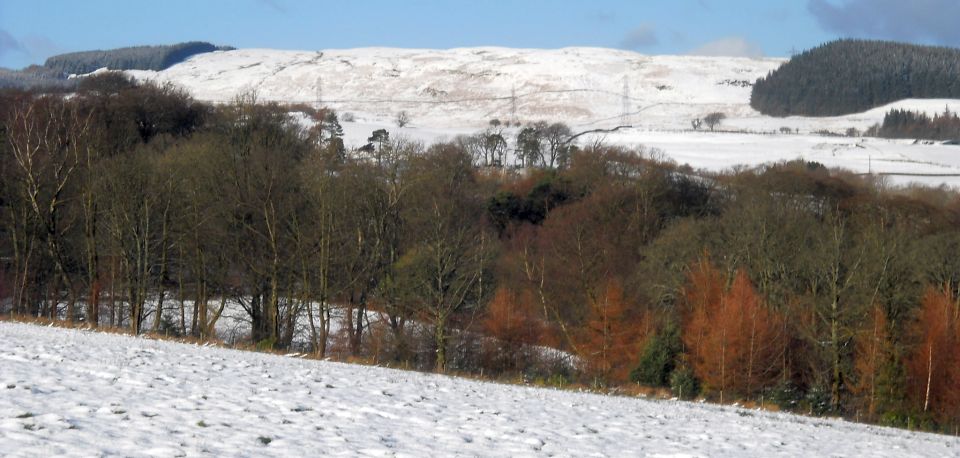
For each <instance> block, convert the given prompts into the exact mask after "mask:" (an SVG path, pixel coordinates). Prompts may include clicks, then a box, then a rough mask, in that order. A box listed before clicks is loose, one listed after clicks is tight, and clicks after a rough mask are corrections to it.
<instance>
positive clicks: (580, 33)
mask: <svg viewBox="0 0 960 458" xmlns="http://www.w3.org/2000/svg"><path fill="white" fill-rule="evenodd" d="M958 17H960V0H593V1H573V0H552V1H551V0H514V1H507V0H448V1H440V0H404V1H401V0H393V1H391V0H369V1H363V0H338V1H328V0H165V1H160V2H145V1H136V0H125V1H121V0H0V67H8V68H21V67H23V66H26V65H29V64H32V63H42V62H43V60H44V59H46V58H47V57H49V56H50V55H53V54H58V53H62V52H69V51H79V50H89V49H109V48H116V47H123V46H132V45H142V44H171V43H177V42H181V41H190V40H203V41H209V42H212V43H215V44H221V45H231V46H236V47H240V48H249V47H262V48H278V49H306V50H312V49H323V48H353V47H364V46H393V47H418V48H453V47H462V46H487V45H490V46H510V47H531V48H560V47H565V46H600V47H610V48H622V49H631V50H635V51H639V52H643V53H647V54H687V53H695V54H712V55H746V56H761V55H765V56H787V55H789V54H790V52H791V50H803V49H806V48H810V47H812V46H815V45H817V44H820V43H822V42H824V41H828V40H831V39H835V38H840V37H861V38H881V39H895V40H901V41H910V42H917V43H926V44H940V45H948V46H958V47H960V27H957V26H956V25H955V24H954V21H955V20H956V18H958Z"/></svg>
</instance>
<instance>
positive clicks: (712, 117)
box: [703, 111, 727, 132]
mask: <svg viewBox="0 0 960 458" xmlns="http://www.w3.org/2000/svg"><path fill="white" fill-rule="evenodd" d="M724 119H727V115H725V114H723V113H721V112H719V111H714V112H713V113H710V114H708V115H706V116H704V118H703V122H704V123H706V124H707V127H709V128H710V131H711V132H713V131H714V130H715V129H716V128H717V126H719V125H720V123H722V122H723V120H724Z"/></svg>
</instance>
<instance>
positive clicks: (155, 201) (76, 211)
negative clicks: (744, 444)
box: [0, 77, 960, 431]
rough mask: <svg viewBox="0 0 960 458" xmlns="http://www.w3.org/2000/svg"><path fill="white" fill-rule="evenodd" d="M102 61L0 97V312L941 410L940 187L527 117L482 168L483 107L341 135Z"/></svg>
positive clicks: (888, 410)
mask: <svg viewBox="0 0 960 458" xmlns="http://www.w3.org/2000/svg"><path fill="white" fill-rule="evenodd" d="M103 78H104V79H103V80H92V81H90V82H88V83H85V84H84V85H83V86H84V88H85V89H83V90H80V91H79V92H78V93H77V94H76V95H75V96H72V97H69V98H65V97H61V96H57V95H49V94H48V95H43V94H36V93H14V92H0V102H2V103H0V311H2V312H4V313H15V314H24V315H31V316H44V317H50V318H54V319H64V320H70V321H74V322H83V323H86V324H88V325H91V326H109V325H112V326H123V327H127V328H128V329H130V330H131V331H133V332H145V331H156V332H168V333H173V334H180V335H192V336H196V337H197V338H200V339H213V338H217V336H216V333H215V329H216V324H217V322H218V320H220V319H221V317H222V316H223V313H224V310H225V308H226V307H228V304H237V306H238V307H240V309H242V313H243V314H245V315H246V322H247V323H248V327H247V328H245V330H244V334H243V335H241V336H239V337H238V340H240V341H242V342H246V343H249V344H251V345H256V346H258V347H261V348H299V349H302V350H304V351H310V352H313V353H314V354H316V355H319V356H333V357H342V358H364V359H368V360H371V361H375V362H378V363H385V364H386V363H394V364H402V365H406V366H408V367H415V368H420V369H427V370H439V371H445V372H449V371H464V372H476V373H479V372H482V373H483V374H484V375H490V376H504V377H523V378H525V379H527V380H532V381H539V382H541V383H548V382H549V383H583V384H586V385H590V386H605V387H616V386H621V385H627V384H632V383H641V384H644V385H649V386H656V387H662V388H663V389H669V390H671V391H673V392H674V393H675V394H676V395H677V396H681V397H684V398H689V397H693V396H701V397H704V398H707V399H711V400H717V401H721V402H731V401H735V400H747V401H760V402H773V403H776V404H778V405H780V406H781V407H782V408H784V409H791V410H797V411H801V412H813V413H830V414H834V415H844V416H849V417H853V418H861V419H863V418H865V419H868V420H871V421H877V422H883V423H886V424H892V425H898V426H910V427H924V428H928V429H932V430H943V431H947V430H952V428H954V427H956V426H957V425H960V411H958V400H957V396H956V391H957V390H956V389H954V388H955V387H957V386H960V378H958V377H960V371H957V370H956V367H957V361H956V355H958V354H960V347H958V342H960V337H958V336H960V326H958V323H960V320H958V316H960V315H958V314H960V312H958V310H960V309H958V308H957V305H956V304H957V300H956V297H957V295H958V293H960V291H958V290H957V288H958V285H960V263H958V261H957V258H956V256H954V253H956V252H957V250H960V230H958V227H960V226H958V223H960V199H958V196H957V194H955V193H954V192H952V191H950V190H947V189H928V188H908V189H889V188H887V187H885V186H883V184H882V183H876V182H873V181H871V180H872V178H871V177H862V176H857V175H854V174H851V173H847V172H844V171H840V170H828V169H826V168H824V167H822V166H820V165H818V164H812V163H804V162H791V163H780V164H772V165H766V166H763V167H758V168H753V169H740V170H738V171H735V172H729V173H725V174H718V175H716V174H703V173H696V172H694V171H692V170H690V169H689V168H680V167H677V166H676V165H674V164H671V163H669V162H663V161H659V160H656V159H654V158H650V157H647V156H645V155H644V154H641V152H640V151H636V150H627V149H622V148H614V147H605V146H603V145H592V146H588V147H583V148H568V147H567V144H566V143H567V141H566V140H564V141H562V142H559V141H558V142H556V143H555V145H556V147H551V146H550V145H551V140H550V135H551V134H549V133H547V132H548V131H550V130H551V126H550V125H549V124H546V125H544V124H540V125H529V126H527V127H525V128H524V129H523V130H526V129H529V130H527V133H525V134H524V137H525V140H526V141H529V142H530V143H529V144H528V145H526V146H525V147H526V148H528V150H527V152H526V153H524V154H526V156H525V157H527V158H528V159H525V160H526V161H528V162H527V163H526V165H527V166H528V168H526V169H522V170H521V169H511V168H502V169H500V170H496V171H491V169H490V166H491V165H492V164H494V161H496V160H498V159H499V157H500V156H499V155H500V154H501V152H500V151H501V146H497V145H498V144H499V141H497V136H498V135H499V136H501V138H500V140H502V135H503V133H502V131H498V130H497V129H498V127H499V126H497V125H491V126H490V130H487V131H484V132H483V133H482V134H481V135H480V136H478V137H476V138H474V139H457V140H454V141H452V142H448V143H438V144H434V145H429V146H427V145H422V144H419V143H416V142H411V141H409V140H405V139H403V138H400V137H397V136H391V135H390V134H389V132H387V131H385V130H384V131H380V132H374V133H373V134H372V135H371V137H370V143H369V145H366V146H364V147H363V148H360V149H358V150H355V151H348V150H346V149H345V148H344V146H343V141H342V138H341V136H342V129H339V128H338V126H339V122H338V121H337V116H336V114H335V113H333V112H332V111H329V110H315V111H312V112H310V113H309V115H310V116H312V117H313V119H314V120H315V121H316V125H315V127H313V128H311V129H304V128H303V127H302V126H301V125H300V124H299V123H297V122H294V121H293V119H292V117H291V116H290V112H291V111H292V110H294V108H293V107H284V106H279V105H277V104H264V103H260V102H258V101H257V100H256V98H255V97H253V96H245V97H241V98H238V99H237V100H235V101H234V102H233V103H230V104H225V105H221V106H208V105H204V104H200V103H197V102H196V101H194V100H192V99H190V97H188V96H186V95H185V94H183V93H181V92H179V91H176V90H175V89H172V88H170V87H166V86H155V85H151V84H146V85H135V84H132V83H131V82H129V81H125V80H117V79H109V77H103ZM301 109H302V108H301ZM556 130H557V131H558V132H559V133H557V134H556V137H557V138H562V137H564V136H567V135H569V134H568V133H566V132H563V129H561V128H559V127H557V128H556ZM491 138H492V139H493V140H490V142H491V145H493V146H491V147H489V148H488V146H489V145H487V144H486V141H487V140H489V139H491ZM537 139H539V140H537ZM477 140H482V141H483V143H475V142H476V141H477ZM535 140H536V141H535ZM528 153H529V154H528ZM547 156H550V157H554V159H553V160H550V159H546V157H547ZM499 160H502V159H499ZM371 317H377V318H376V319H372V318H371ZM334 320H341V322H340V323H339V324H340V326H336V328H339V330H338V331H336V332H335V331H334V329H335V327H334V326H333V321H334ZM298 337H306V338H305V339H299V338H298Z"/></svg>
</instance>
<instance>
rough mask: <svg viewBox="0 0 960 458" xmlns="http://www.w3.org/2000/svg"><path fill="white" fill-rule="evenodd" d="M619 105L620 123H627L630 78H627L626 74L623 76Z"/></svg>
mask: <svg viewBox="0 0 960 458" xmlns="http://www.w3.org/2000/svg"><path fill="white" fill-rule="evenodd" d="M620 97H621V100H620V103H621V106H620V125H623V126H625V125H627V124H628V122H627V121H628V119H627V118H628V117H629V116H630V80H628V79H627V76H626V75H624V76H623V92H622V93H621V95H620Z"/></svg>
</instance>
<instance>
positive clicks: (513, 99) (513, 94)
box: [510, 84, 517, 124]
mask: <svg viewBox="0 0 960 458" xmlns="http://www.w3.org/2000/svg"><path fill="white" fill-rule="evenodd" d="M510 121H512V122H513V123H514V124H516V123H517V85H516V84H514V85H513V87H512V88H510Z"/></svg>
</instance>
